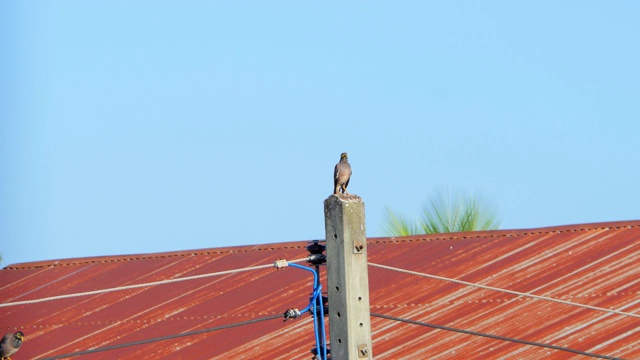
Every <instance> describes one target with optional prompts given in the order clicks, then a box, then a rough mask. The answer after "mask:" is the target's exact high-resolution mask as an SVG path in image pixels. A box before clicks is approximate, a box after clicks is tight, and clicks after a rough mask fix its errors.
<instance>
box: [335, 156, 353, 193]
mask: <svg viewBox="0 0 640 360" xmlns="http://www.w3.org/2000/svg"><path fill="white" fill-rule="evenodd" d="M349 179H351V165H349V159H348V158H347V153H342V154H340V161H339V162H338V163H337V164H336V167H335V169H334V170H333V193H334V194H340V193H341V192H342V194H349V193H348V192H347V186H349Z"/></svg>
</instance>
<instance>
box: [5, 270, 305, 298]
mask: <svg viewBox="0 0 640 360" xmlns="http://www.w3.org/2000/svg"><path fill="white" fill-rule="evenodd" d="M306 260H307V258H304V259H298V260H291V261H289V262H290V263H296V262H302V261H306ZM271 267H273V263H270V264H265V265H257V266H249V267H245V268H238V269H231V270H225V271H218V272H212V273H206V274H200V275H193V276H185V277H180V278H175V279H167V280H160V281H152V282H147V283H140V284H133V285H124V286H116V287H112V288H106V289H99V290H92V291H86V292H79V293H71V294H64V295H56V296H50V297H46V298H40V299H33V300H24V301H14V302H7V303H1V304H0V308H2V307H8V306H17V305H29V304H37V303H41V302H45V301H54V300H61V299H68V298H73V297H78V296H89V295H98V294H104V293H108V292H113V291H123V290H131V289H138V288H143V287H150V286H158V285H165V284H172V283H177V282H181V281H188V280H195V279H203V278H207V277H212V276H220V275H228V274H235V273H239V272H245V271H251V270H259V269H266V268H271Z"/></svg>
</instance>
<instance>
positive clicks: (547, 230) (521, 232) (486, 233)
mask: <svg viewBox="0 0 640 360" xmlns="http://www.w3.org/2000/svg"><path fill="white" fill-rule="evenodd" d="M637 227H640V220H630V221H616V222H602V223H588V224H575V225H560V226H549V227H541V228H531V229H516V230H510V229H506V230H483V231H466V232H455V233H439V234H422V235H410V236H393V237H377V238H368V240H371V241H372V242H373V243H386V242H389V241H393V242H398V241H401V242H413V241H432V240H441V241H447V240H461V239H462V240H464V239H469V238H505V237H514V236H526V235H532V234H551V233H558V234H560V233H566V232H578V231H595V230H608V229H612V228H613V229H621V228H637Z"/></svg>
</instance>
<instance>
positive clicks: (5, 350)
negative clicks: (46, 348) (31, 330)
mask: <svg viewBox="0 0 640 360" xmlns="http://www.w3.org/2000/svg"><path fill="white" fill-rule="evenodd" d="M22 341H24V334H23V333H22V331H18V332H16V333H15V334H14V333H8V334H6V335H5V336H4V337H3V338H2V342H0V359H2V360H5V359H6V360H11V355H13V354H15V353H16V352H18V350H20V345H22Z"/></svg>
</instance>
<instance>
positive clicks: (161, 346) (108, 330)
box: [0, 221, 640, 360]
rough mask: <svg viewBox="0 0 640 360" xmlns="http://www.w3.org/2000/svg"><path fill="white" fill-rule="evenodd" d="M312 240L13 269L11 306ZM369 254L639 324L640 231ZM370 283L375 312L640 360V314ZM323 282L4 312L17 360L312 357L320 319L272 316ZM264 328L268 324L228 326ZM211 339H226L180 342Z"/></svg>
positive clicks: (382, 323) (278, 277) (454, 336)
mask: <svg viewBox="0 0 640 360" xmlns="http://www.w3.org/2000/svg"><path fill="white" fill-rule="evenodd" d="M307 244H308V242H290V243H280V244H268V245H256V246H241V247H228V248H217V249H204V250H194V251H181V252H172V253H158V254H147V255H135V256H110V257H97V258H81V259H68V260H55V261H43V262H34V263H24V264H17V265H11V266H8V267H6V268H5V269H3V270H2V271H0V304H1V303H8V302H17V301H26V300H33V299H40V298H44V297H50V296H57V295H64V294H72V293H80V292H86V291H92V290H97V289H104V288H112V287H120V286H125V285H132V284H139V283H147V282H153V281H161V280H167V279H174V278H180V277H186V276H192V275H199V274H206V273H212V272H219V271H225V270H232V269H238V268H245V267H251V266H256V265H263V264H271V263H273V262H274V260H276V259H289V260H292V259H300V258H303V257H305V256H306V255H307V254H308V253H307V251H306V249H305V246H306V245H307ZM368 254H369V262H370V263H374V264H381V265H386V266H391V267H396V268H400V269H405V270H410V271H413V272H417V273H426V274H432V275H437V276H442V277H446V278H451V279H458V280H463V281H466V282H471V283H476V284H482V285H487V286H492V287H498V288H504V289H508V290H513V291H519V292H526V293H532V294H536V295H541V296H547V297H552V298H556V299H561V300H566V301H570V302H574V303H579V304H585V305H590V306H595V307H600V308H606V309H613V310H619V311H623V312H626V313H632V314H640V267H639V266H638V264H640V221H626V222H617V223H600V224H585V225H572V226H560V227H550V228H542V229H529V230H498V231H486V232H473V233H455V234H440V235H422V236H411V237H397V238H370V239H369V243H368ZM323 272H324V270H323ZM369 281H370V291H371V293H370V295H371V299H370V300H371V312H372V313H375V314H382V315H386V316H391V317H395V318H400V319H407V320H411V321H414V322H424V323H429V324H436V325H441V326H447V327H451V328H457V329H464V330H468V331H474V332H478V333H484V334H491V335H497V336H503V337H509V338H515V339H520V340H524V341H530V342H537V343H545V344H551V345H556V346H561V347H566V348H570V349H575V350H579V351H584V352H591V353H596V354H601V355H606V356H612V357H619V358H624V359H640V319H639V318H638V317H634V316H626V315H619V314H611V313H608V312H603V311H598V310H592V309H585V308H582V307H578V306H572V305H567V304H561V303H556V302H551V301H546V300H538V299H532V298H527V297H519V296H516V295H511V294H506V293H503V292H497V291H493V290H487V289H479V288H475V287H470V286H466V285H461V284H456V283H452V282H450V281H446V280H437V279H431V278H426V277H423V276H419V275H416V274H410V273H406V272H399V271H394V270H389V269H384V268H380V267H375V266H370V267H369ZM311 282H312V279H311V278H310V276H309V275H308V272H304V271H299V270H297V269H292V268H286V269H283V270H278V271H276V270H275V269H272V268H267V269H260V270H251V271H245V272H240V273H234V274H226V275H221V276H215V277H209V278H202V279H194V280H189V281H183V282H177V283H171V284H164V285H156V286H150V287H144V288H136V289H131V290H122V291H113V292H108V293H104V294H99V295H90V296H82V297H72V298H68V299H62V300H54V301H47V302H42V303H37V304H26V305H16V306H9V307H0V332H9V331H13V330H16V329H20V330H22V331H23V332H24V333H25V335H26V340H25V342H24V345H23V348H22V349H21V350H20V352H18V353H17V354H16V355H15V356H13V359H14V360H20V359H42V358H48V357H55V356H57V355H61V354H72V353H77V352H83V351H87V350H91V349H97V348H104V347H117V346H119V345H123V344H132V343H136V342H141V343H140V344H138V345H133V346H127V347H121V348H116V349H112V350H108V351H101V352H95V353H91V354H87V355H82V356H79V357H77V358H79V359H160V358H165V357H168V356H169V355H171V358H173V359H212V358H213V359H223V358H224V359H236V358H248V359H307V358H310V357H311V355H310V353H309V350H310V348H311V347H313V346H314V339H313V325H312V321H311V318H310V317H309V316H305V317H303V318H301V319H295V320H289V321H287V322H283V321H282V320H280V319H279V318H278V319H275V318H271V319H269V318H270V317H275V316H277V315H280V314H282V313H283V312H284V311H285V310H286V309H287V308H291V307H298V308H302V307H304V306H305V305H306V303H307V300H308V297H309V295H310V291H311V286H312V285H311ZM323 282H324V280H323ZM325 288H326V286H325ZM255 319H258V320H261V319H268V320H264V321H258V322H254V323H248V324H245V325H241V326H236V327H230V326H232V325H235V324H242V323H244V322H247V321H252V320H255ZM207 329H209V330H211V329H214V330H215V331H208V332H202V333H196V334H193V335H190V336H186V337H177V338H175V337H171V336H172V335H175V334H182V333H193V332H197V331H198V330H207ZM372 334H373V353H374V357H375V358H376V359H403V358H406V359H409V358H410V359H416V358H420V359H452V358H463V359H515V358H517V359H542V358H544V359H573V358H575V359H584V358H586V357H584V356H581V355H577V354H574V353H569V352H567V351H563V350H554V349H549V348H543V347H537V346H532V345H526V344H521V343H514V342H510V341H504V340H497V339H491V338H487V337H482V336H477V335H470V334H464V333H458V332H452V331H447V330H437V329H433V328H430V327H425V326H420V325H416V324H411V323H407V322H402V321H397V320H390V319H387V318H380V317H372ZM163 337H165V338H166V339H165V340H158V341H154V342H148V343H144V341H145V340H149V339H160V338H163Z"/></svg>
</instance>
